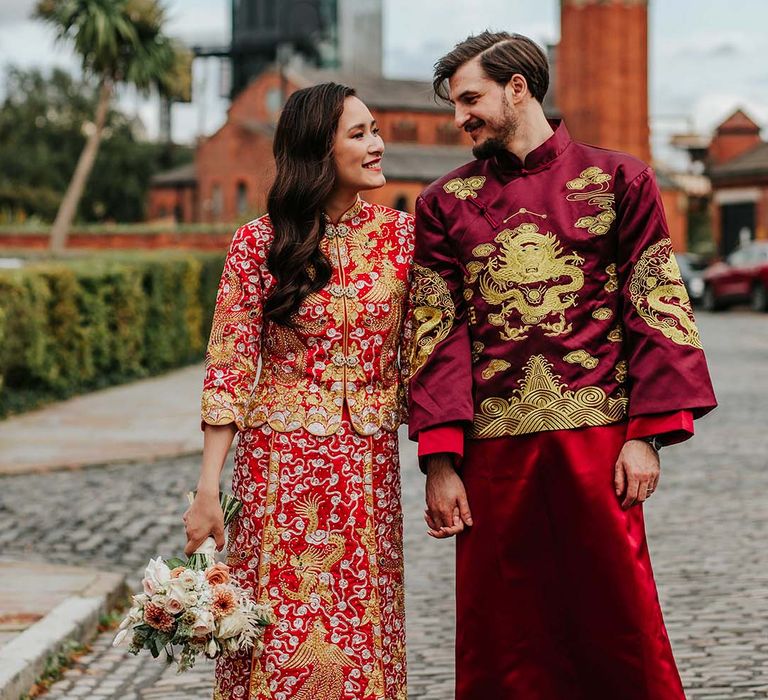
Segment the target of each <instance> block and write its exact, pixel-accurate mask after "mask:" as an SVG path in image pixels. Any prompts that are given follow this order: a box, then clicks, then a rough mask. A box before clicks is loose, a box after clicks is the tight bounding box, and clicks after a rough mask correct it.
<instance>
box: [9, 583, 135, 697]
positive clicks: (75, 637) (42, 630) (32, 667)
mask: <svg viewBox="0 0 768 700" xmlns="http://www.w3.org/2000/svg"><path fill="white" fill-rule="evenodd" d="M127 592H128V587H127V584H126V581H125V576H124V575H122V574H114V573H102V574H99V576H98V577H97V579H96V580H95V581H94V582H93V583H92V584H91V585H90V586H88V588H87V589H85V590H84V591H82V592H81V593H80V594H79V595H74V596H70V597H69V598H67V599H65V600H64V601H62V602H61V603H60V604H59V605H57V606H56V607H55V608H54V609H53V610H51V611H50V612H49V613H48V614H47V615H46V616H45V617H43V618H42V619H41V620H38V621H37V622H36V623H35V624H34V625H32V626H30V627H28V628H27V629H26V630H24V632H22V633H21V634H20V635H19V636H18V637H16V638H14V639H13V640H11V641H10V642H9V643H8V644H6V645H5V646H4V647H2V648H0V700H18V698H19V697H20V696H21V695H22V694H23V693H26V692H27V691H28V690H29V689H30V687H31V686H32V684H33V683H34V682H35V681H36V680H37V679H38V678H39V677H40V675H41V674H42V673H43V670H44V669H45V665H46V662H47V661H48V659H49V658H50V657H51V656H53V655H54V654H56V653H57V652H58V651H59V650H60V649H62V647H63V646H64V645H65V644H66V643H67V642H70V641H74V642H77V643H79V644H86V643H88V642H89V641H91V640H92V639H93V638H94V637H95V636H96V635H97V633H98V626H99V618H100V617H101V615H103V614H105V613H107V612H109V611H110V610H112V609H113V608H114V607H115V606H116V605H117V604H118V603H119V602H120V600H121V598H122V597H123V596H125V595H126V594H127Z"/></svg>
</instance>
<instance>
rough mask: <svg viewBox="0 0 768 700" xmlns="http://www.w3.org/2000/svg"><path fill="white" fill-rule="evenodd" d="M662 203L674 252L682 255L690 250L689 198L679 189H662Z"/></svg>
mask: <svg viewBox="0 0 768 700" xmlns="http://www.w3.org/2000/svg"><path fill="white" fill-rule="evenodd" d="M661 201H662V203H663V204H664V213H665V215H666V217H667V225H668V226H669V237H670V238H671V239H672V250H674V251H675V252H676V253H682V252H685V251H686V250H688V197H687V195H686V194H685V192H682V191H681V190H678V189H669V190H668V189H661Z"/></svg>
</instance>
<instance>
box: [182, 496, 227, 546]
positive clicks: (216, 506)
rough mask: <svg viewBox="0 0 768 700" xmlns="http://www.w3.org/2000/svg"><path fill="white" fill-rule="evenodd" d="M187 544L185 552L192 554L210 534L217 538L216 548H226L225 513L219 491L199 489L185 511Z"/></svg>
mask: <svg viewBox="0 0 768 700" xmlns="http://www.w3.org/2000/svg"><path fill="white" fill-rule="evenodd" d="M184 528H185V530H186V532H187V546H186V547H184V554H186V555H187V556H190V555H191V554H192V553H193V552H194V551H195V550H196V549H197V548H198V547H199V546H200V545H201V544H202V543H203V542H204V541H205V538H206V537H208V536H209V535H210V536H211V537H213V539H214V540H216V549H217V550H219V551H221V550H222V549H224V513H223V511H222V510H221V504H220V503H219V494H218V491H217V492H215V493H214V492H212V491H211V492H203V491H198V492H197V495H196V496H195V500H194V501H193V502H192V505H191V506H189V508H188V509H187V512H186V513H184Z"/></svg>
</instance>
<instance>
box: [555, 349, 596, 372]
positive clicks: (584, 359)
mask: <svg viewBox="0 0 768 700" xmlns="http://www.w3.org/2000/svg"><path fill="white" fill-rule="evenodd" d="M563 359H564V360H565V361H566V362H567V363H568V364H571V365H581V366H582V367H583V368H584V369H595V367H597V365H598V364H599V362H600V360H598V359H597V358H596V357H594V356H592V355H590V354H589V353H588V352H587V351H586V350H574V351H573V352H569V353H568V354H567V355H566V356H565V357H564V358H563Z"/></svg>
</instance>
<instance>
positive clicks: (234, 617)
mask: <svg viewBox="0 0 768 700" xmlns="http://www.w3.org/2000/svg"><path fill="white" fill-rule="evenodd" d="M247 625H248V618H247V617H246V616H245V615H244V614H243V613H242V612H240V611H239V610H235V611H234V612H233V613H231V614H229V615H227V616H226V617H222V618H221V619H220V620H219V629H218V634H217V636H218V638H219V639H229V638H230V637H236V636H237V635H239V634H240V633H241V632H242V631H243V630H244V629H245V628H246V627H247Z"/></svg>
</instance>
